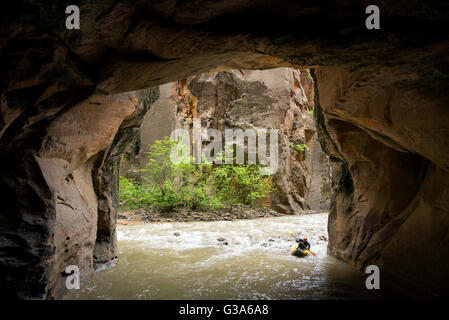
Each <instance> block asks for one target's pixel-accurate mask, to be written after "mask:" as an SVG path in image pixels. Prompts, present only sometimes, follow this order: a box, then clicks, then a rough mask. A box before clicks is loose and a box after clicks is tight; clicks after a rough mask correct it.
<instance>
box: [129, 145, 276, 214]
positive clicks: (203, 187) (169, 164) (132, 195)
mask: <svg viewBox="0 0 449 320" xmlns="http://www.w3.org/2000/svg"><path fill="white" fill-rule="evenodd" d="M179 144H181V142H180V141H179V140H178V141H172V140H170V139H169V138H168V137H165V138H164V139H162V140H157V141H155V142H154V143H153V144H152V145H151V146H149V148H148V151H147V152H146V153H147V155H148V162H147V163H146V164H145V166H144V168H142V169H141V170H140V172H141V174H142V181H141V182H137V181H134V180H133V179H131V178H126V177H123V176H120V207H121V208H122V209H139V208H145V207H154V208H155V209H157V210H160V211H162V212H168V211H171V210H175V209H178V208H182V207H184V208H191V209H211V208H212V209H217V208H220V207H222V206H223V205H232V204H245V205H250V206H254V205H255V204H256V201H257V199H259V198H263V197H266V196H268V194H269V193H270V192H271V191H273V188H274V187H273V183H272V181H271V177H270V176H267V175H261V174H260V169H261V168H265V167H264V166H263V165H262V164H251V163H247V162H245V163H243V164H225V163H224V161H223V164H221V165H214V164H212V163H210V162H207V161H202V162H201V163H200V164H195V163H194V162H193V158H191V157H187V158H184V159H179V160H180V161H176V162H175V161H171V159H170V154H171V152H172V150H173V147H175V146H176V147H178V148H179ZM184 157H185V156H184ZM217 157H223V158H224V155H223V154H219V155H217ZM223 160H224V159H223ZM125 161H126V160H125Z"/></svg>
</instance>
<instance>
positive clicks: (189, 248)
mask: <svg viewBox="0 0 449 320" xmlns="http://www.w3.org/2000/svg"><path fill="white" fill-rule="evenodd" d="M327 216H328V215H327V214H325V213H319V214H312V215H305V216H283V217H276V218H260V219H254V220H234V221H215V222H177V223H148V224H141V225H129V226H128V225H126V226H125V225H120V226H118V230H117V233H118V262H117V264H116V266H115V267H113V268H109V269H106V270H103V271H100V272H97V273H96V274H95V276H94V277H92V278H91V279H89V280H88V281H86V283H84V284H83V285H82V287H81V289H80V290H76V291H74V292H71V293H69V294H68V295H66V297H65V298H66V299H378V298H383V297H385V295H384V293H383V291H382V290H367V289H366V288H365V277H366V276H365V275H364V274H362V273H360V272H359V271H357V270H356V269H355V268H354V267H352V266H350V265H348V264H346V263H344V262H342V261H340V260H338V259H336V258H335V257H333V256H331V255H328V254H327ZM288 230H291V231H293V232H294V233H298V232H301V235H305V236H307V238H308V239H309V242H310V243H311V244H312V251H314V252H315V253H316V254H317V256H316V257H314V256H308V257H305V258H297V257H294V256H291V255H290V252H291V249H292V247H293V245H294V240H293V238H292V237H291V236H289V235H288ZM175 233H179V235H178V236H176V235H175ZM220 237H223V238H225V241H218V240H217V239H218V238H220ZM224 242H227V245H226V244H224Z"/></svg>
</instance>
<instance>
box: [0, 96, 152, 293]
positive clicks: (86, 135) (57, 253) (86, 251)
mask: <svg viewBox="0 0 449 320" xmlns="http://www.w3.org/2000/svg"><path fill="white" fill-rule="evenodd" d="M146 99H148V98H147V94H146V91H136V92H130V93H122V94H117V95H114V96H110V95H104V94H101V93H97V94H94V95H92V96H91V97H90V98H88V99H86V100H84V101H82V102H80V103H78V104H76V105H74V106H73V107H72V108H70V109H69V110H67V111H66V112H63V113H61V114H59V115H58V116H57V117H56V118H55V119H54V121H53V122H52V125H50V126H49V128H48V130H47V133H46V135H45V137H43V138H42V141H43V142H42V143H41V144H40V145H36V147H37V149H33V148H31V147H30V148H28V149H25V150H24V151H23V153H22V154H21V158H20V160H19V159H17V160H16V162H17V164H13V163H8V162H4V163H3V164H4V166H2V169H1V170H2V171H4V174H2V176H3V177H5V178H7V179H6V180H3V179H2V184H1V190H2V191H4V192H5V193H6V194H8V195H9V197H7V198H5V199H4V201H3V205H4V208H6V210H9V208H15V210H17V212H18V214H17V215H16V216H15V217H14V219H13V220H11V221H5V223H2V228H1V233H0V239H1V241H2V246H1V250H2V255H4V254H6V253H7V254H8V256H9V259H6V260H5V259H1V260H0V270H1V273H2V280H1V281H2V286H4V287H6V288H9V291H3V292H2V294H3V295H6V296H9V295H13V296H14V295H17V296H19V297H39V298H53V297H60V296H61V294H62V293H63V292H64V291H65V290H66V288H65V278H64V277H65V276H66V274H65V273H64V270H65V268H66V267H67V266H68V265H76V266H78V268H79V270H80V275H81V281H84V280H86V279H87V278H89V277H90V276H91V275H92V273H93V271H94V263H104V262H108V261H110V260H112V259H114V258H115V257H116V255H115V243H116V239H115V238H116V237H115V211H116V209H117V203H116V198H117V195H118V193H117V190H118V180H117V176H116V169H117V168H118V167H117V164H118V163H120V158H121V157H122V154H123V153H124V152H126V151H127V150H126V148H127V147H129V146H130V145H132V143H131V142H132V140H133V137H134V136H135V134H136V133H137V132H138V130H139V117H141V116H142V114H143V113H144V111H146V110H145V108H146V106H145V103H144V101H145V100H146ZM105 108H107V110H108V112H107V113H105V112H104V110H105ZM100 118H101V119H102V120H103V121H100V122H99V121H98V119H100ZM136 130H137V131H136ZM3 161H5V158H3ZM28 175H32V176H33V177H34V178H33V179H38V180H37V181H39V184H36V183H32V184H26V186H25V185H23V184H24V183H25V182H24V180H23V177H27V176H28ZM27 180H30V178H28V179H27ZM7 181H9V182H8V183H6V182H7ZM17 230H22V231H21V232H20V233H18V232H17ZM29 268H33V269H36V271H37V274H36V278H35V279H33V280H32V283H30V279H27V278H23V272H29V271H25V270H29Z"/></svg>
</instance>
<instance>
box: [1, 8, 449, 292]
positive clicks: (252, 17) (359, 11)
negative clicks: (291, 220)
mask: <svg viewBox="0 0 449 320" xmlns="http://www.w3.org/2000/svg"><path fill="white" fill-rule="evenodd" d="M447 6H448V4H447V3H444V2H443V1H441V2H440V1H434V2H431V3H423V2H419V1H415V2H413V5H412V4H411V3H410V2H407V6H401V2H398V1H390V0H385V1H382V6H380V9H381V15H382V18H381V29H380V30H374V31H373V30H371V31H368V30H366V29H365V27H364V9H365V8H364V6H363V3H360V4H357V5H350V4H348V2H347V1H319V2H316V1H304V2H301V3H297V2H294V1H288V0H285V1H279V0H278V1H264V2H263V3H255V2H254V1H239V2H238V3H237V4H235V3H233V2H228V1H208V0H191V1H182V2H181V1H160V2H150V1H144V0H139V1H130V0H127V1H113V0H110V1H104V2H96V3H88V4H82V5H80V12H81V29H80V30H67V29H65V28H64V21H65V14H64V12H65V8H64V6H63V4H61V3H52V4H49V3H45V4H42V3H41V2H39V1H33V0H25V1H16V2H15V4H14V6H13V7H12V8H8V10H6V9H5V10H2V12H4V13H7V16H6V15H5V16H4V17H2V20H1V25H2V28H1V36H0V52H1V53H0V54H1V62H0V65H1V70H3V74H2V79H1V80H0V83H1V108H0V115H1V118H0V176H1V179H0V193H1V194H2V198H3V200H2V204H1V209H0V210H1V213H0V275H1V276H0V286H1V287H2V290H1V292H2V295H5V296H8V297H10V296H18V297H23V298H58V297H60V296H61V294H62V293H63V274H62V271H63V269H64V267H65V266H66V265H67V264H77V265H79V266H80V267H81V271H82V274H83V275H84V278H86V277H88V276H90V275H91V274H92V272H93V267H94V260H95V261H98V262H105V261H108V260H110V259H111V258H113V257H114V246H115V244H114V227H115V226H114V219H115V216H114V214H115V212H114V210H115V209H114V196H113V194H114V188H116V185H115V187H114V183H115V182H114V176H113V173H112V172H113V167H114V166H115V165H117V162H116V160H117V155H118V154H119V153H120V152H122V151H123V148H124V147H125V145H126V143H124V142H125V141H126V139H127V137H129V136H130V132H132V130H133V128H134V127H135V126H136V125H138V121H139V120H138V119H139V114H141V113H142V112H143V110H144V109H145V108H146V107H147V106H148V103H151V100H152V97H153V96H154V94H156V93H155V92H153V91H152V92H147V91H145V92H141V91H137V92H133V93H129V91H133V90H139V89H142V88H148V87H153V86H155V85H158V84H162V83H166V82H169V81H173V80H177V79H184V78H187V77H188V76H190V75H193V74H197V73H201V72H207V71H218V70H226V69H263V68H274V67H279V66H293V67H296V68H311V69H313V70H314V75H313V76H314V77H315V82H316V83H317V88H316V94H315V99H316V103H315V105H316V106H317V108H316V113H315V116H316V118H317V122H318V131H319V134H320V140H321V144H322V146H323V148H324V149H325V150H326V151H327V152H328V154H329V155H331V159H332V160H333V162H332V163H333V166H334V170H333V196H332V208H331V217H330V223H329V249H330V252H331V253H333V254H335V255H336V256H337V257H339V258H342V259H344V260H346V261H348V262H350V263H353V264H355V265H357V266H359V267H363V266H365V265H366V264H378V265H379V267H380V268H381V270H382V274H383V275H385V276H386V277H388V278H390V279H391V283H397V284H398V286H400V287H404V284H409V285H410V286H411V287H412V288H413V289H416V290H418V289H419V290H420V291H413V292H424V293H426V294H429V295H441V294H447V291H446V292H444V290H445V289H444V288H447V287H448V284H449V277H448V275H447V274H446V269H447V265H448V262H449V251H448V250H447V244H448V239H449V238H448V232H447V230H448V229H449V215H448V209H447V208H448V205H449V203H448V202H449V196H448V195H449V179H448V178H449V148H448V145H449V142H448V139H449V127H448V126H449V125H448V123H449V121H448V120H449V113H448V111H447V108H448V107H447V106H448V102H449V101H448V95H447V88H448V83H449V82H448V74H449V71H448V70H449V68H448V67H449V61H448V57H449V55H448V53H449V41H448V40H449V39H448V36H447V34H445V33H444V31H443V30H445V28H444V27H447V24H448V20H449V19H448V15H449V10H447V9H448V8H447ZM412 8H413V9H412ZM124 92H128V93H124ZM111 94H117V95H114V96H111ZM417 247H419V248H427V250H424V251H423V252H420V253H419V254H417V251H416V248H417ZM446 290H447V289H446Z"/></svg>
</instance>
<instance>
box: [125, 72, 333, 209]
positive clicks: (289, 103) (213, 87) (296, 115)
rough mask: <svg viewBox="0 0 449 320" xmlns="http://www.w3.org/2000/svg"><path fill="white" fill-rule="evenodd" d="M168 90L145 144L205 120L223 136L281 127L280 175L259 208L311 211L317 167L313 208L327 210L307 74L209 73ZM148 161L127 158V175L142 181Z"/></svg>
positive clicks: (149, 120)
mask: <svg viewBox="0 0 449 320" xmlns="http://www.w3.org/2000/svg"><path fill="white" fill-rule="evenodd" d="M303 83H305V87H303ZM163 87H164V88H165V89H164V90H161V92H163V91H165V92H166V93H165V94H162V97H161V98H160V99H159V100H158V101H157V102H156V103H155V104H154V105H153V106H152V108H151V110H150V111H149V112H148V114H147V115H146V116H145V118H144V121H143V123H142V130H141V134H140V139H141V141H142V145H147V142H153V141H154V140H157V139H161V138H163V137H164V136H169V135H170V129H175V128H182V129H187V130H188V131H189V132H192V130H193V128H192V124H193V121H194V120H200V121H201V124H202V130H203V135H205V134H206V130H207V129H209V128H213V129H218V130H220V131H221V132H222V134H223V135H222V136H223V137H224V130H225V129H238V128H240V129H243V130H245V129H247V128H253V129H262V128H263V129H270V128H273V129H278V130H279V150H278V151H279V152H278V153H279V161H278V171H277V173H276V174H275V175H274V176H273V181H274V183H275V186H276V191H275V192H273V193H272V195H271V197H270V198H268V199H263V200H261V201H260V204H263V205H268V206H269V207H271V208H273V209H275V210H277V211H279V212H282V213H287V214H299V213H302V212H304V210H307V209H310V205H309V200H308V199H309V190H310V187H311V182H312V175H313V173H312V171H313V170H312V168H313V167H316V170H320V172H319V173H318V172H317V173H316V174H315V175H314V179H315V180H314V181H315V184H316V187H315V189H317V192H316V194H314V201H315V202H316V203H318V205H315V202H314V209H316V210H325V209H326V208H328V205H329V194H328V193H329V191H326V186H327V189H329V188H330V187H329V186H330V184H329V177H327V176H326V174H329V172H328V171H329V170H328V164H327V162H326V161H327V157H326V156H325V155H324V153H323V152H322V151H321V147H320V144H319V143H318V142H317V136H316V134H315V125H314V122H313V120H312V112H313V97H314V88H313V81H312V80H311V77H310V75H309V72H308V71H307V70H302V71H299V70H295V69H291V68H278V69H271V70H264V71H252V70H234V71H225V72H219V73H208V74H201V75H197V76H194V77H190V78H188V79H186V80H182V81H178V82H175V83H171V84H167V85H164V86H163ZM306 89H307V90H306ZM309 98H310V99H312V100H310V101H309ZM146 128H148V129H146ZM150 128H151V129H150ZM144 141H145V143H144ZM191 143H193V141H191ZM302 144H306V145H308V148H307V149H306V150H305V151H304V152H301V151H297V150H295V149H294V147H293V146H294V145H302ZM144 160H145V156H144V149H142V150H141V152H140V154H139V155H137V157H136V158H135V159H128V164H127V165H125V166H124V167H123V171H122V172H123V173H124V174H126V175H128V176H132V177H135V178H136V177H137V178H138V169H139V168H142V167H143V165H144V164H145V161H144ZM326 168H327V169H326ZM321 188H323V191H321ZM318 189H319V190H318ZM321 194H323V195H324V197H323V199H321Z"/></svg>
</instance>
